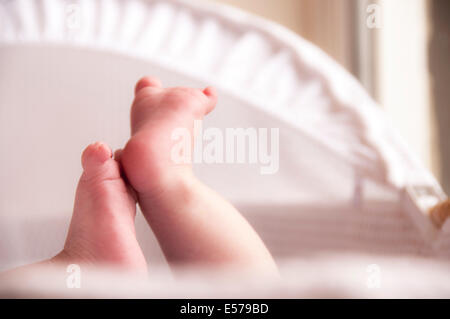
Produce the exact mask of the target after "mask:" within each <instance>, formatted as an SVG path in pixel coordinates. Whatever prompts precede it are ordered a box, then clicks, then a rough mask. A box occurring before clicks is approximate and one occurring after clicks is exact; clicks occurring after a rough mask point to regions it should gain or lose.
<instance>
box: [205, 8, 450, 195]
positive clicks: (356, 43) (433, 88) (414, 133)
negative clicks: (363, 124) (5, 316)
mask: <svg viewBox="0 0 450 319" xmlns="http://www.w3.org/2000/svg"><path fill="white" fill-rule="evenodd" d="M209 1H215V2H222V3H226V4H229V5H232V6H236V7H239V8H242V9H244V10H246V11H249V12H252V13H254V14H256V15H259V16H262V17H265V18H268V19H270V20H273V21H276V22H278V23H281V24H283V25H284V26H286V27H288V28H289V29H291V30H293V31H294V32H296V33H298V34H300V35H301V36H302V37H304V38H306V39H308V40H309V41H311V42H313V43H314V44H316V45H318V46H319V47H321V48H322V49H323V50H324V51H325V52H327V53H328V54H329V55H331V56H332V57H333V58H335V59H336V60H337V61H338V62H339V63H340V64H341V65H342V66H344V67H345V68H346V69H347V70H349V71H350V72H351V73H352V74H353V75H354V76H355V77H357V78H358V79H359V80H360V81H361V82H362V83H363V85H364V86H365V87H366V88H367V90H368V91H369V93H370V94H371V95H372V96H373V98H374V99H375V100H376V101H377V102H378V103H379V104H380V106H381V107H382V108H384V109H385V110H386V112H387V113H388V115H389V117H390V118H391V120H392V123H393V125H394V126H395V127H396V128H397V129H398V130H399V132H400V134H401V135H402V136H403V138H404V139H405V140H406V142H407V143H408V144H409V146H410V148H411V149H412V151H413V152H415V153H416V155H417V156H418V157H419V158H420V159H421V160H422V162H423V163H424V164H425V165H426V167H428V168H429V169H431V171H432V172H433V173H434V174H435V176H436V177H437V178H438V179H439V180H440V182H441V184H442V185H443V187H444V189H445V191H446V193H447V194H450V128H449V123H450V105H449V101H450V90H449V88H448V84H449V82H450V81H449V80H450V52H449V50H450V1H448V0H270V1H261V0H209Z"/></svg>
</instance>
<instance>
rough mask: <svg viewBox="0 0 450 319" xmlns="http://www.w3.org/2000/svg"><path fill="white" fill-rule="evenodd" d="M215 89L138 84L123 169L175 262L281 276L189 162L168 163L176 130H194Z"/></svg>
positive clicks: (210, 105)
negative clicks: (195, 121)
mask: <svg viewBox="0 0 450 319" xmlns="http://www.w3.org/2000/svg"><path fill="white" fill-rule="evenodd" d="M216 101H217V95H216V92H215V90H214V89H213V88H206V89H204V90H200V89H192V88H163V87H162V85H161V82H160V81H159V80H158V79H155V78H150V77H144V78H142V79H141V80H140V81H139V82H138V83H137V84H136V89H135V99H134V102H133V105H132V108H131V133H132V137H131V138H130V140H129V141H128V143H127V145H126V146H125V148H124V150H123V151H122V152H121V159H120V161H121V163H122V166H123V169H124V172H125V174H126V176H127V178H128V181H129V182H130V184H131V186H132V187H133V188H134V190H135V191H136V194H137V197H138V201H139V205H140V207H141V209H142V212H143V214H144V216H145V218H146V219H147V221H148V223H149V225H150V226H151V228H152V229H153V232H154V233H155V235H156V237H157V238H158V241H159V243H160V245H161V248H162V250H163V252H164V253H165V255H166V257H167V260H168V261H169V263H170V264H172V265H175V266H178V265H185V264H201V265H213V266H216V267H217V266H239V267H244V268H250V269H252V270H261V271H263V272H269V273H277V269H276V266H275V263H274V261H273V259H272V257H271V255H270V253H269V252H268V250H267V249H266V247H265V245H264V244H263V243H262V241H261V239H260V238H259V236H258V235H257V234H256V232H255V231H254V230H253V228H252V227H251V226H250V225H249V224H248V223H247V221H246V220H245V219H244V218H243V217H242V216H241V214H240V213H239V212H238V211H237V210H236V209H235V208H234V207H233V206H232V205H231V204H230V203H229V202H227V201H226V200H224V199H223V198H222V197H220V196H219V195H218V194H217V193H215V192H214V191H212V190H211V189H209V188H208V187H207V186H206V185H204V184H203V183H201V182H200V181H199V180H198V179H196V178H195V176H194V175H193V173H192V168H191V166H190V165H188V164H177V163H174V162H173V161H172V159H171V149H172V147H173V145H174V143H176V141H173V140H172V138H171V136H172V132H173V131H174V129H176V128H187V129H189V130H190V131H191V136H192V130H193V123H194V120H196V119H202V118H203V116H204V115H206V114H208V113H209V112H211V111H212V110H213V108H214V106H215V104H216Z"/></svg>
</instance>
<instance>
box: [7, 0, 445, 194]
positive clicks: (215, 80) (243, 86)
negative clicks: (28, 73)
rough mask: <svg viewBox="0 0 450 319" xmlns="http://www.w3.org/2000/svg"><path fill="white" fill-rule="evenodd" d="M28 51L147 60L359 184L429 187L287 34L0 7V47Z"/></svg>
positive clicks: (219, 23) (191, 10) (311, 52)
mask: <svg viewBox="0 0 450 319" xmlns="http://www.w3.org/2000/svg"><path fill="white" fill-rule="evenodd" d="M32 42H39V43H57V44H60V45H76V46H83V47H88V48H93V49H97V50H109V51H115V52H120V53H122V54H125V55H130V56H136V57H139V58H143V59H147V60H151V61H152V62H156V63H158V64H160V65H162V66H165V67H166V68H169V69H173V70H176V71H179V72H182V73H183V74H187V75H189V76H191V77H193V78H196V79H199V80H203V81H205V82H207V83H212V84H214V85H216V86H218V87H220V88H221V89H222V90H227V91H228V92H230V93H232V94H233V95H235V96H237V97H239V98H240V99H244V100H245V101H246V102H247V104H250V105H253V106H254V107H257V108H259V109H262V110H264V111H265V112H268V113H271V114H272V115H274V116H276V117H278V118H280V119H282V120H283V121H285V122H286V123H289V124H290V125H291V126H293V127H295V128H296V129H299V130H302V131H303V132H304V133H306V134H308V135H309V136H310V138H311V139H314V140H315V141H316V142H317V143H320V144H323V145H324V146H326V147H327V148H328V149H330V150H331V151H333V152H334V153H336V154H337V155H339V157H340V158H342V160H344V161H346V162H347V163H349V164H350V165H353V166H354V167H355V169H356V171H357V174H358V175H360V176H370V177H371V178H372V179H377V180H379V181H382V182H384V183H387V184H392V185H395V186H396V187H400V186H404V185H405V184H407V183H408V180H407V177H408V176H411V175H414V174H411V172H415V175H417V176H419V179H421V182H423V180H426V181H427V183H429V181H431V182H432V183H434V184H436V183H435V181H434V179H433V178H432V177H431V176H430V174H429V173H428V172H427V171H426V170H424V169H423V168H422V167H421V165H419V164H418V163H417V161H416V160H414V158H413V157H412V156H411V154H409V152H408V151H407V150H406V148H404V147H403V146H402V145H401V144H399V142H398V141H397V137H396V136H395V133H394V132H393V131H392V130H391V129H390V128H389V127H388V125H387V124H386V123H387V121H386V120H385V118H384V115H383V114H381V112H380V110H379V108H378V107H377V106H376V105H375V103H374V102H373V101H372V99H371V98H370V97H369V96H368V95H367V94H366V92H365V91H364V89H363V88H362V87H361V85H360V84H359V83H358V82H357V81H356V80H355V79H354V78H353V77H352V76H351V75H349V74H348V73H347V72H346V71H345V70H343V69H342V68H341V67H340V66H339V65H337V64H336V63H335V62H334V61H332V60H331V59H330V58H329V57H328V56H326V55H325V54H324V53H323V52H322V51H320V50H319V49H317V48H316V47H314V46H313V45H311V44H310V43H308V42H306V41H305V40H303V39H301V38H300V37H298V36H297V35H295V34H294V33H292V32H290V31H288V30H286V29H284V28H282V27H281V26H279V25H276V24H274V23H271V22H268V21H265V20H262V19H260V18H257V17H254V16H252V15H249V14H247V13H244V12H241V11H239V10H236V9H232V8H229V7H226V6H222V5H217V4H211V3H192V2H185V1H175V0H171V1H138V0H131V1H120V0H77V1H65V0H35V1H30V0H17V1H10V0H4V1H2V2H0V44H3V45H5V44H16V43H32Z"/></svg>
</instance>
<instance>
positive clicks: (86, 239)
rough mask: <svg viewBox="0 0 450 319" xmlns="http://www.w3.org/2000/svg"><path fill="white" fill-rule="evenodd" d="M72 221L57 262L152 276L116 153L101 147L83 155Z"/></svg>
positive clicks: (130, 194)
mask: <svg viewBox="0 0 450 319" xmlns="http://www.w3.org/2000/svg"><path fill="white" fill-rule="evenodd" d="M81 160H82V165H83V169H84V172H83V174H82V175H81V178H80V181H79V183H78V188H77V191H76V197H75V205H74V210H73V215H72V221H71V224H70V228H69V233H68V235H67V239H66V243H65V245H64V249H63V251H62V252H61V253H60V254H58V255H57V256H56V257H55V258H54V261H56V262H69V263H82V264H92V265H104V266H114V267H119V268H121V269H125V270H129V271H133V272H137V273H146V272H147V264H146V261H145V258H144V256H143V254H142V251H141V248H140V247H139V244H138V242H137V240H136V234H135V227H134V218H135V214H136V201H135V199H134V198H133V195H132V193H131V190H130V189H129V188H128V186H127V185H126V183H125V182H124V180H123V179H122V178H121V175H120V167H119V164H118V162H117V161H116V160H114V159H113V158H112V153H111V150H110V148H109V147H108V146H107V145H106V144H104V143H101V142H97V143H94V144H91V145H89V146H88V147H87V148H86V149H85V150H84V152H83V155H82V159H81Z"/></svg>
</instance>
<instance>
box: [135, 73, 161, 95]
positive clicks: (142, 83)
mask: <svg viewBox="0 0 450 319" xmlns="http://www.w3.org/2000/svg"><path fill="white" fill-rule="evenodd" d="M146 87H154V88H160V87H162V83H161V81H160V80H159V79H158V78H155V77H151V76H144V77H143V78H141V79H140V80H139V81H138V82H137V83H136V86H135V88H134V94H137V93H138V92H139V91H140V90H142V89H143V88H146Z"/></svg>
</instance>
